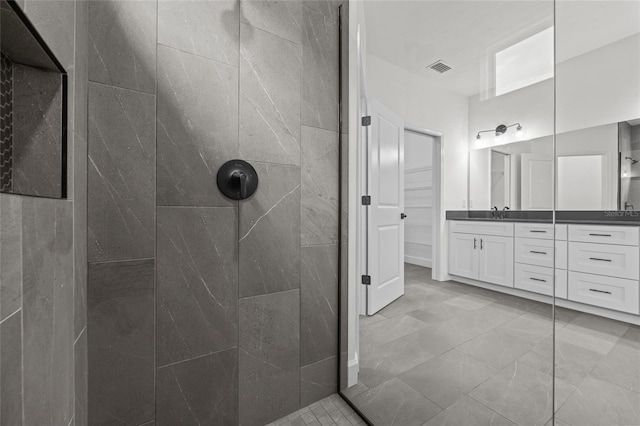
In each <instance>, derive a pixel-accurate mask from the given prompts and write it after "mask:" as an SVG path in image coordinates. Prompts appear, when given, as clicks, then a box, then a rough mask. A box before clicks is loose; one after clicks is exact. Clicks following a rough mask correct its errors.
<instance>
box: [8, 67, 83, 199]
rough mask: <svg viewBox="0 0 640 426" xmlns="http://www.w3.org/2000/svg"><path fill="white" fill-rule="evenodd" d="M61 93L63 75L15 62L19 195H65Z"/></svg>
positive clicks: (15, 166) (15, 187)
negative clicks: (63, 191)
mask: <svg viewBox="0 0 640 426" xmlns="http://www.w3.org/2000/svg"><path fill="white" fill-rule="evenodd" d="M62 92H63V90H62V81H61V79H60V74H58V73H54V72H49V71H43V70H40V69H38V68H34V67H29V66H24V65H18V64H14V66H13V95H14V97H13V152H12V162H13V163H12V180H13V188H12V190H13V192H15V193H17V194H26V195H39V196H43V197H52V198H60V197H61V196H62V195H63V194H62V178H63V174H62V171H63V170H62V169H63V167H62V141H61V135H62V127H63V123H62V120H61V117H62V116H63V115H62V106H63V105H62ZM69 139H71V137H70V138H69Z"/></svg>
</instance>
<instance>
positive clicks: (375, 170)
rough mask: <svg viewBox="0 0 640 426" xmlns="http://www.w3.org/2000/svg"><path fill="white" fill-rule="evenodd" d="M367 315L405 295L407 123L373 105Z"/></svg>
mask: <svg viewBox="0 0 640 426" xmlns="http://www.w3.org/2000/svg"><path fill="white" fill-rule="evenodd" d="M370 107H371V109H370V112H371V125H370V126H369V127H368V132H369V133H368V141H369V161H370V163H369V195H370V196H371V205H370V206H369V207H368V208H367V209H368V259H367V263H368V268H367V269H368V275H369V276H370V277H371V284H370V285H369V286H367V314H368V315H373V314H374V313H376V312H377V311H379V310H380V309H382V308H384V307H385V306H387V305H388V304H389V303H391V302H392V301H394V300H395V299H397V298H398V297H400V296H402V295H403V294H404V221H403V220H402V219H401V216H400V215H401V214H402V213H404V210H403V209H404V123H403V122H402V119H400V118H399V117H398V116H396V115H395V114H394V113H392V112H391V111H389V110H387V109H386V108H385V107H384V106H383V105H381V104H380V103H378V102H376V101H375V100H374V101H372V102H371V104H370Z"/></svg>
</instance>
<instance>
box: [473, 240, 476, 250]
mask: <svg viewBox="0 0 640 426" xmlns="http://www.w3.org/2000/svg"><path fill="white" fill-rule="evenodd" d="M473 249H474V250H475V249H476V239H475V238H474V239H473Z"/></svg>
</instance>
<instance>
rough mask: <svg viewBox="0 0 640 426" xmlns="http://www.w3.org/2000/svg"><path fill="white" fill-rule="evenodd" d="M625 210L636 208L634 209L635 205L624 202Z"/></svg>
mask: <svg viewBox="0 0 640 426" xmlns="http://www.w3.org/2000/svg"><path fill="white" fill-rule="evenodd" d="M624 209H625V210H635V209H636V208H635V207H633V204H629V202H627V201H625V202H624Z"/></svg>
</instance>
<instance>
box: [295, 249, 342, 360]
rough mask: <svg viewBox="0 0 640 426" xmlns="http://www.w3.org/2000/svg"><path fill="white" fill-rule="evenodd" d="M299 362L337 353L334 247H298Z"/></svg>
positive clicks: (336, 283) (336, 252) (319, 358)
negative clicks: (299, 248)
mask: <svg viewBox="0 0 640 426" xmlns="http://www.w3.org/2000/svg"><path fill="white" fill-rule="evenodd" d="M300 264H301V270H302V273H301V290H300V291H301V292H302V293H301V300H302V302H301V303H302V304H301V309H302V323H301V330H300V334H301V336H300V340H301V349H300V350H301V354H302V355H301V357H300V358H301V363H302V365H308V364H313V363H315V362H318V361H321V360H323V359H325V358H329V357H332V356H336V355H337V354H338V246H335V245H331V246H314V247H303V248H302V250H301V262H300Z"/></svg>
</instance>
